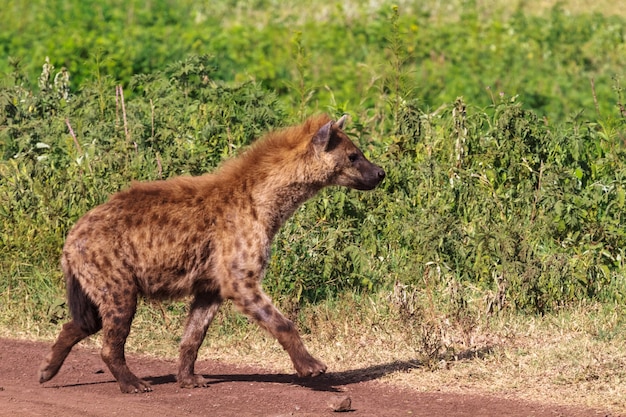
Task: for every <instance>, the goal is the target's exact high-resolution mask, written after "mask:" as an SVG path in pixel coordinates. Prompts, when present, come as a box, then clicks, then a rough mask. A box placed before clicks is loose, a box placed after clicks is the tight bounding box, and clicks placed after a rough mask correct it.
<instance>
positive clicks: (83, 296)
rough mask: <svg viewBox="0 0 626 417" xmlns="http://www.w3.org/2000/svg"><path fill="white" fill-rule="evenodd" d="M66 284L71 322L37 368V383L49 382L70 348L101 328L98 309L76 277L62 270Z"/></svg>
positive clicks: (66, 324)
mask: <svg viewBox="0 0 626 417" xmlns="http://www.w3.org/2000/svg"><path fill="white" fill-rule="evenodd" d="M64 272H65V276H66V284H67V300H68V304H69V307H70V313H71V315H72V321H70V322H69V323H65V324H64V325H63V329H62V330H61V333H59V336H58V337H57V340H56V342H55V343H54V345H52V350H51V351H50V353H48V356H46V357H45V358H44V360H43V362H42V363H41V365H40V366H39V382H40V383H41V382H46V381H49V380H50V379H51V378H52V377H54V376H55V375H56V374H57V372H59V369H60V368H61V365H63V361H65V358H67V355H69V353H70V351H71V350H72V347H73V346H74V345H75V344H76V343H78V342H80V341H81V340H83V339H84V338H86V337H88V336H90V335H92V334H94V333H95V332H97V331H98V330H100V329H101V328H102V318H101V317H100V314H99V313H98V307H97V306H96V305H95V304H94V302H93V301H91V299H90V298H89V296H87V293H86V292H85V290H84V289H83V287H81V285H80V282H78V279H76V276H75V275H74V274H73V273H71V271H68V270H67V269H65V268H64Z"/></svg>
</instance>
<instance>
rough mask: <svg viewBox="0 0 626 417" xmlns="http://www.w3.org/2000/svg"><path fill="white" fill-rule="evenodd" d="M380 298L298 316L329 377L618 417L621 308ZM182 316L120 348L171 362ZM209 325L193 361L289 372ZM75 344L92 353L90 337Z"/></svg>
mask: <svg viewBox="0 0 626 417" xmlns="http://www.w3.org/2000/svg"><path fill="white" fill-rule="evenodd" d="M385 299H389V297H388V296H386V297H385V298H377V299H372V298H369V297H365V298H358V297H346V298H345V299H343V300H339V301H337V302H332V303H327V304H324V305H321V306H316V307H310V308H307V309H305V310H301V311H300V312H299V313H298V315H299V322H300V328H301V329H302V330H303V333H304V335H303V338H304V339H305V343H306V344H307V346H308V347H309V349H310V350H311V352H312V353H313V354H314V355H315V356H317V357H319V358H321V359H323V360H324V361H325V362H326V363H327V364H328V366H329V369H330V371H331V372H346V371H348V372H350V373H351V374H352V375H359V374H361V373H362V374H368V375H370V377H371V374H372V373H374V374H376V376H377V377H378V378H379V379H380V380H382V381H384V382H386V383H390V384H394V385H400V386H406V387H410V388H412V389H416V390H419V391H439V392H455V393H472V394H489V395H495V396H500V397H516V398H523V399H528V400H533V401H541V402H546V403H554V404H561V405H577V406H585V407H591V408H597V409H600V410H603V411H606V412H610V413H614V414H616V415H619V414H626V328H625V323H626V318H625V316H624V310H623V308H621V307H616V306H610V307H607V306H598V305H594V306H579V307H576V308H572V309H569V310H567V311H563V312H560V313H557V314H551V315H546V316H544V317H536V316H532V317H528V316H520V315H512V316H507V315H501V316H499V317H487V316H483V317H482V318H481V317H477V318H476V319H475V320H474V321H473V322H472V324H471V326H468V325H467V323H463V322H458V321H456V319H455V318H454V317H452V316H451V315H450V314H444V313H436V312H435V311H440V310H431V311H428V310H425V309H423V308H422V309H418V310H417V312H414V313H413V315H410V314H406V311H403V310H402V309H401V308H400V309H399V308H398V307H397V305H396V306H395V307H394V303H392V302H389V303H385V302H384V301H385ZM392 301H393V300H392ZM381 306H385V307H381ZM182 308H183V307H182V304H169V305H166V306H165V308H164V309H163V310H161V309H160V308H146V306H145V305H144V306H142V307H141V308H140V313H139V314H138V316H137V318H136V320H135V323H134V328H133V332H132V333H131V337H130V338H129V340H128V350H129V351H130V352H135V353H142V354H147V355H151V356H152V355H154V356H158V357H166V358H175V357H176V356H177V343H178V340H179V336H180V334H181V333H182V324H183V323H182V322H183V318H182V317H181V315H180V314H179V312H180V310H181V309H182ZM163 312H164V313H165V314H163ZM166 322H167V323H166ZM214 324H215V325H214V326H212V329H211V330H210V332H209V335H208V336H207V340H206V341H205V343H204V345H203V347H202V349H201V351H200V355H199V358H200V359H213V360H219V361H225V362H230V363H238V364H250V365H256V366H260V367H266V368H271V369H273V370H276V371H282V372H286V373H292V372H293V370H292V367H291V364H290V362H289V359H288V357H287V355H286V354H285V352H283V350H282V349H281V348H280V346H279V345H278V343H277V342H276V341H274V340H273V339H272V338H271V337H268V336H267V335H266V334H264V333H263V332H262V331H260V330H258V328H257V327H256V326H254V325H250V324H248V323H247V321H246V320H245V319H243V318H242V317H241V316H240V315H238V314H236V313H233V311H232V308H231V307H230V306H228V305H227V306H225V308H224V309H223V311H222V313H220V314H219V316H218V317H217V318H216V323H214ZM58 328H59V325H42V324H40V323H33V322H30V323H22V324H19V323H16V326H6V325H5V327H3V328H0V336H4V337H19V338H27V339H36V340H51V339H52V338H54V336H55V334H56V332H57V331H58ZM18 329H19V330H18ZM84 343H86V344H87V345H90V346H97V345H99V338H98V337H95V338H92V339H91V340H90V341H87V342H84ZM200 371H201V370H200Z"/></svg>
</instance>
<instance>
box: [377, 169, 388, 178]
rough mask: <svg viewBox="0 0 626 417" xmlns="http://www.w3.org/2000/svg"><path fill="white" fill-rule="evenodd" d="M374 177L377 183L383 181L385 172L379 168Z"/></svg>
mask: <svg viewBox="0 0 626 417" xmlns="http://www.w3.org/2000/svg"><path fill="white" fill-rule="evenodd" d="M376 175H378V181H382V180H383V179H385V175H387V174H385V170H384V169H382V168H381V167H378V172H377V173H376Z"/></svg>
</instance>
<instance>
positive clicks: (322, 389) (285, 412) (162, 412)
mask: <svg viewBox="0 0 626 417" xmlns="http://www.w3.org/2000/svg"><path fill="white" fill-rule="evenodd" d="M48 349H49V345H48V344H43V343H35V342H28V341H19V340H7V339H0V415H2V416H39V415H41V416H68V417H77V416H80V417H85V416H156V415H159V416H183V415H184V416H194V415H198V416H199V415H203V416H206V415H215V416H225V417H229V416H236V417H244V416H274V417H278V416H323V415H333V414H335V413H334V412H333V410H332V409H331V408H330V407H329V405H328V403H329V402H332V401H333V399H336V398H337V397H338V396H348V397H350V398H351V400H352V405H351V410H350V411H349V412H348V415H353V416H472V417H477V416H512V417H516V416H520V417H521V416H524V417H527V416H546V417H547V416H550V417H555V416H563V417H565V416H568V417H579V416H607V415H609V414H608V413H605V412H600V411H597V410H588V409H581V408H575V407H567V406H555V405H548V404H540V403H532V402H525V401H520V400H512V399H504V398H495V397H488V396H475V395H458V394H446V393H437V392H433V393H422V392H416V391H410V390H401V389H397V388H394V387H392V386H390V385H388V384H382V383H380V382H378V381H377V380H376V379H377V378H380V377H381V376H383V375H384V374H386V373H388V372H391V371H393V370H400V369H408V368H409V366H408V365H407V364H397V366H395V365H393V364H387V365H381V366H375V367H371V368H368V369H360V370H355V371H349V372H339V373H332V372H331V373H329V374H327V375H324V376H322V377H318V378H315V379H306V380H305V379H299V378H297V377H296V376H295V375H288V374H280V373H274V372H272V371H267V370H263V369H255V368H252V367H248V366H238V365H231V364H225V363H219V362H214V361H200V362H198V363H197V365H196V371H197V372H199V373H201V374H203V375H205V376H206V377H207V378H209V379H210V386H209V387H208V388H197V389H192V390H189V389H181V388H179V387H178V385H177V384H176V381H175V377H174V372H176V363H175V362H174V361H169V360H158V359H153V358H146V357H138V356H132V355H129V358H128V363H129V366H130V367H131V369H133V370H134V371H135V372H136V373H137V375H138V376H140V377H143V378H144V379H146V380H147V381H149V382H150V383H151V384H152V388H153V389H154V391H152V392H150V393H145V394H122V393H120V390H119V388H118V386H117V383H116V382H115V380H114V379H113V377H112V376H111V374H110V373H109V371H108V369H106V367H105V366H104V364H103V362H102V361H101V359H100V356H99V353H98V352H97V351H95V350H92V349H86V348H81V347H75V348H74V350H73V351H72V353H70V356H69V357H68V358H67V360H66V361H65V364H64V365H63V367H62V368H61V370H60V371H59V374H58V375H57V376H56V377H55V378H54V379H52V380H51V381H49V382H47V383H45V384H43V385H40V384H39V383H38V382H37V377H36V373H37V368H38V366H39V363H40V361H41V359H42V358H43V357H44V356H45V355H46V354H47V352H48Z"/></svg>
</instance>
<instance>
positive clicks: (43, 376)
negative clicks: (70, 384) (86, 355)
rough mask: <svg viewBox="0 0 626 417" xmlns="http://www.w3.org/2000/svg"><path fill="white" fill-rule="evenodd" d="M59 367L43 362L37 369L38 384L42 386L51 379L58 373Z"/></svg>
mask: <svg viewBox="0 0 626 417" xmlns="http://www.w3.org/2000/svg"><path fill="white" fill-rule="evenodd" d="M60 367H61V366H60V365H56V364H50V363H48V359H46V360H44V361H43V363H42V364H41V366H40V367H39V383H40V384H42V383H44V382H46V381H49V380H51V379H52V377H53V376H55V375H56V374H57V372H58V371H59V368H60Z"/></svg>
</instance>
